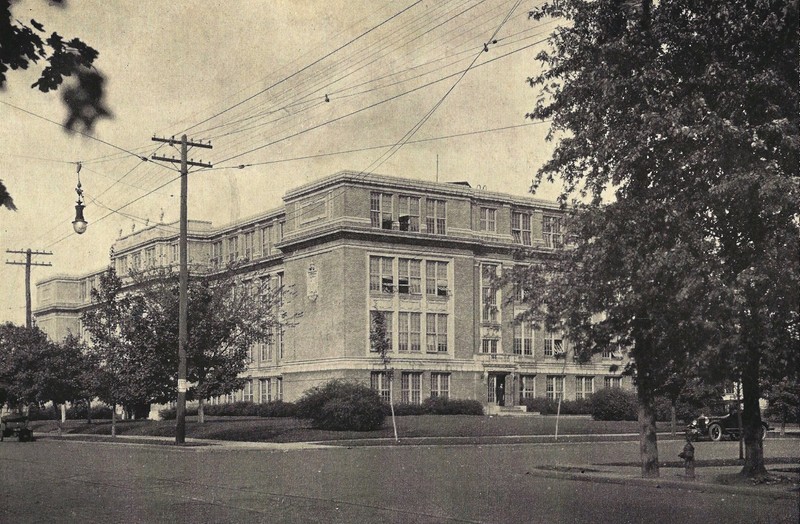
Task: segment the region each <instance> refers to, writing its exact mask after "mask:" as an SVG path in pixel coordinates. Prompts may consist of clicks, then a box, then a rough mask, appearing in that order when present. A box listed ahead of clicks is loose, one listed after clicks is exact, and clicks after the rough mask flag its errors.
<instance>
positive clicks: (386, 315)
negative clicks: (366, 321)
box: [369, 311, 394, 351]
mask: <svg viewBox="0 0 800 524" xmlns="http://www.w3.org/2000/svg"><path fill="white" fill-rule="evenodd" d="M378 315H381V316H383V320H384V323H385V326H386V333H385V336H386V340H387V342H388V348H387V349H388V351H391V350H392V317H393V316H394V313H393V312H391V311H370V326H369V330H370V334H374V333H375V326H376V317H378ZM369 349H370V351H378V349H377V348H376V347H375V346H374V345H373V344H372V343H370V348H369Z"/></svg>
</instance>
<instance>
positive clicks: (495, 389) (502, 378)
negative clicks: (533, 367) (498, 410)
mask: <svg viewBox="0 0 800 524" xmlns="http://www.w3.org/2000/svg"><path fill="white" fill-rule="evenodd" d="M507 375H508V373H490V374H489V377H488V380H487V382H488V396H487V399H486V400H487V401H488V402H489V403H490V404H496V405H498V406H505V405H506V376H507Z"/></svg>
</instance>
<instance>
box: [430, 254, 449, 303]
mask: <svg viewBox="0 0 800 524" xmlns="http://www.w3.org/2000/svg"><path fill="white" fill-rule="evenodd" d="M425 293H427V294H428V295H432V296H436V297H446V296H447V293H448V291H447V262H436V261H431V260H429V261H427V262H426V263H425Z"/></svg>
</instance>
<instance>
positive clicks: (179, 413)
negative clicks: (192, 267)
mask: <svg viewBox="0 0 800 524" xmlns="http://www.w3.org/2000/svg"><path fill="white" fill-rule="evenodd" d="M153 140H154V141H155V142H163V143H165V144H169V145H171V146H172V145H175V144H176V143H177V141H176V140H175V139H174V138H157V137H153ZM180 144H181V157H180V159H176V158H166V157H160V156H156V155H153V160H161V161H164V162H173V163H178V162H180V164H181V217H180V239H179V248H178V249H179V257H180V277H179V284H178V286H179V291H178V293H179V306H178V399H177V402H176V406H175V443H176V444H183V443H185V442H186V391H187V390H188V389H189V388H188V383H187V381H186V346H187V345H188V343H189V331H188V328H187V324H188V320H189V304H188V295H189V257H188V254H187V247H188V242H187V236H188V222H189V221H188V217H187V215H188V205H187V197H186V193H187V190H188V186H189V182H188V180H187V175H188V174H189V166H190V165H191V166H197V167H211V164H204V163H203V162H195V161H193V160H187V159H186V155H187V154H188V151H189V147H190V146H191V147H202V148H205V149H211V144H210V143H209V144H204V143H202V142H189V141H188V139H187V138H186V135H183V136H182V137H181V141H180Z"/></svg>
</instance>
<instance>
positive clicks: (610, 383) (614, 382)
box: [603, 377, 622, 389]
mask: <svg viewBox="0 0 800 524" xmlns="http://www.w3.org/2000/svg"><path fill="white" fill-rule="evenodd" d="M603 385H604V386H605V388H606V389H611V388H616V389H619V388H621V387H622V377H605V378H604V379H603Z"/></svg>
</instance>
